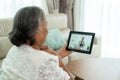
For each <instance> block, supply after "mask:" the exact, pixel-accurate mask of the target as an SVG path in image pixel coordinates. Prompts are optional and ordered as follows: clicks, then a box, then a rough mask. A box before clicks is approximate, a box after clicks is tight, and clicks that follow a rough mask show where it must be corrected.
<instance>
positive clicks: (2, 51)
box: [0, 37, 12, 59]
mask: <svg viewBox="0 0 120 80" xmlns="http://www.w3.org/2000/svg"><path fill="white" fill-rule="evenodd" d="M11 47H12V44H11V42H10V41H9V39H8V37H0V59H1V58H4V57H5V56H6V54H7V53H8V50H9V49H10V48H11Z"/></svg>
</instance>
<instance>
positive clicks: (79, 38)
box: [66, 31, 95, 54]
mask: <svg viewBox="0 0 120 80" xmlns="http://www.w3.org/2000/svg"><path fill="white" fill-rule="evenodd" d="M94 36H95V33H90V32H77V31H70V34H69V37H68V45H67V48H66V49H67V50H73V51H75V52H82V53H87V54H91V50H92V46H93V41H94Z"/></svg>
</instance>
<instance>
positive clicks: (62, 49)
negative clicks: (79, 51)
mask: <svg viewBox="0 0 120 80" xmlns="http://www.w3.org/2000/svg"><path fill="white" fill-rule="evenodd" d="M66 47H67V45H65V46H63V47H62V48H61V49H60V50H59V51H58V55H59V56H60V57H61V58H64V57H66V56H68V55H70V54H71V53H72V52H73V51H68V50H66Z"/></svg>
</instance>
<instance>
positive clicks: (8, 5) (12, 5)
mask: <svg viewBox="0 0 120 80" xmlns="http://www.w3.org/2000/svg"><path fill="white" fill-rule="evenodd" d="M25 6H38V7H40V8H42V9H43V10H44V12H45V14H48V7H47V3H46V0H1V2H0V11H1V12H0V18H5V17H14V15H15V13H16V11H17V10H19V9H20V8H22V7H25Z"/></svg>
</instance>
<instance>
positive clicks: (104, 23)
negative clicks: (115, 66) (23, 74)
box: [75, 0, 120, 58]
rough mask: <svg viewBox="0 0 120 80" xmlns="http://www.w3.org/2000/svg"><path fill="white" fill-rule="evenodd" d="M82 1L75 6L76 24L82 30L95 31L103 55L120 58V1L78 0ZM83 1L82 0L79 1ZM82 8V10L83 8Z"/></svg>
mask: <svg viewBox="0 0 120 80" xmlns="http://www.w3.org/2000/svg"><path fill="white" fill-rule="evenodd" d="M76 1H77V2H76V3H75V5H76V4H78V3H80V4H81V3H82V6H80V8H75V9H76V10H77V11H76V12H75V14H77V16H76V18H75V19H76V21H77V20H79V21H78V22H77V23H76V24H75V25H77V27H76V28H77V29H78V30H80V31H88V32H95V33H96V37H99V39H98V44H97V45H99V49H100V54H101V56H102V57H112V58H113V57H114V58H120V50H119V49H120V48H119V45H120V36H119V34H120V31H119V30H120V9H119V8H120V5H119V3H120V1H119V0H76ZM79 1H82V2H79ZM81 8H82V10H81Z"/></svg>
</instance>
